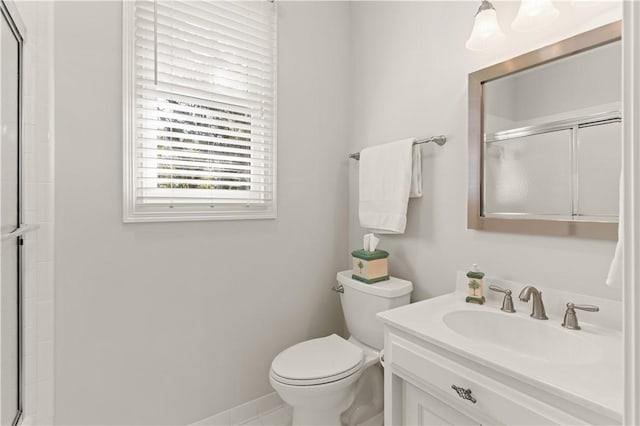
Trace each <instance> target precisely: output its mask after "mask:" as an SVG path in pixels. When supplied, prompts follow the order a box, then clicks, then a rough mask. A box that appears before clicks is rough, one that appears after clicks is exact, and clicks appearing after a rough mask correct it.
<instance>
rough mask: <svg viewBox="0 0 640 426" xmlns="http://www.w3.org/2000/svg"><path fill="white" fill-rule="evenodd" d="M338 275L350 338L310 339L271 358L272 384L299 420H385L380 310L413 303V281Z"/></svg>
mask: <svg viewBox="0 0 640 426" xmlns="http://www.w3.org/2000/svg"><path fill="white" fill-rule="evenodd" d="M337 278H338V282H339V283H340V284H341V287H340V288H341V290H342V291H343V292H342V293H341V302H342V307H343V311H344V313H345V320H346V322H347V328H348V329H349V331H350V332H351V337H350V338H349V340H345V339H343V338H342V337H340V336H338V335H336V334H332V335H330V336H326V337H321V338H318V339H312V340H307V341H304V342H301V343H298V344H296V345H293V346H291V347H289V348H287V349H285V350H284V351H282V352H281V353H280V354H278V355H277V356H276V357H275V358H274V360H273V362H272V364H271V370H270V373H269V380H270V382H271V386H272V387H273V388H274V390H275V391H276V392H277V393H278V394H279V395H280V397H281V398H282V400H283V401H285V402H286V403H287V404H289V405H290V406H291V407H293V425H294V426H296V425H327V426H329V425H336V426H337V425H342V424H345V425H358V424H361V423H362V422H364V421H367V420H370V419H371V418H376V419H379V421H380V423H379V424H382V423H381V421H382V416H381V413H382V409H383V377H382V368H381V366H380V364H379V361H378V360H379V356H380V350H381V349H382V345H383V331H382V325H381V323H379V322H378V321H377V319H376V318H375V314H376V313H378V312H381V311H384V310H387V309H391V308H394V307H396V306H400V305H404V304H407V303H409V296H410V293H411V291H412V289H413V286H412V284H411V283H410V282H408V281H404V280H399V279H397V278H391V279H390V280H389V281H385V282H382V283H376V284H364V283H361V282H359V281H356V280H353V279H352V278H351V271H345V272H340V273H338V277H337ZM358 337H360V338H361V339H358ZM376 416H377V417H376ZM368 424H374V423H368Z"/></svg>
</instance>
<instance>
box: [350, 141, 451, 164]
mask: <svg viewBox="0 0 640 426" xmlns="http://www.w3.org/2000/svg"><path fill="white" fill-rule="evenodd" d="M429 142H435V143H437V144H438V145H440V146H442V145H444V144H445V143H447V137H446V136H444V135H440V136H432V137H430V138H426V139H418V140H417V141H415V142H414V143H413V144H414V145H419V144H423V143H429ZM349 158H353V159H354V160H359V159H360V153H359V152H356V153H353V154H349Z"/></svg>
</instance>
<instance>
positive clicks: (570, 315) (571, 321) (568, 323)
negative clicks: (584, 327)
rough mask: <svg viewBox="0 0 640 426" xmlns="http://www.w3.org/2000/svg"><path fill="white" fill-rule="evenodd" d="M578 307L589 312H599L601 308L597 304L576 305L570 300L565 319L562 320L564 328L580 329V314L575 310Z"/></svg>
mask: <svg viewBox="0 0 640 426" xmlns="http://www.w3.org/2000/svg"><path fill="white" fill-rule="evenodd" d="M576 309H580V310H582V311H587V312H598V311H599V310H600V308H599V307H597V306H595V305H576V304H574V303H573V302H569V303H567V311H566V312H565V313H564V321H562V326H563V327H564V328H568V329H569V330H580V325H579V324H578V316H577V315H576V311H575V310H576Z"/></svg>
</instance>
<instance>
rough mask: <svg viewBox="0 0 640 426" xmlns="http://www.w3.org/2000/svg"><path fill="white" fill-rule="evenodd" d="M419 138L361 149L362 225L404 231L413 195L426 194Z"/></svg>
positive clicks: (385, 231)
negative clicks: (408, 207)
mask: <svg viewBox="0 0 640 426" xmlns="http://www.w3.org/2000/svg"><path fill="white" fill-rule="evenodd" d="M414 141H415V138H410V139H403V140H399V141H396V142H390V143H386V144H382V145H376V146H373V147H370V148H365V149H363V150H362V151H361V152H360V203H359V216H360V226H362V227H363V228H368V229H371V230H372V231H375V232H379V233H391V234H402V233H404V230H405V227H406V225H407V204H408V202H409V197H412V198H416V197H422V157H421V155H420V147H419V146H417V145H413V142H414Z"/></svg>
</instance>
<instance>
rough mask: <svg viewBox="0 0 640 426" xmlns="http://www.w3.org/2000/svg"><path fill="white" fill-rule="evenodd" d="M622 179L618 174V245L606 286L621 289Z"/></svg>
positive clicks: (622, 237)
mask: <svg viewBox="0 0 640 426" xmlns="http://www.w3.org/2000/svg"><path fill="white" fill-rule="evenodd" d="M623 213H624V177H623V175H622V172H621V173H620V208H619V210H618V244H616V251H615V253H614V255H613V260H612V261H611V266H610V267H609V274H608V275H607V281H606V284H607V285H608V286H609V287H622V246H623V245H624V215H623Z"/></svg>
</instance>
